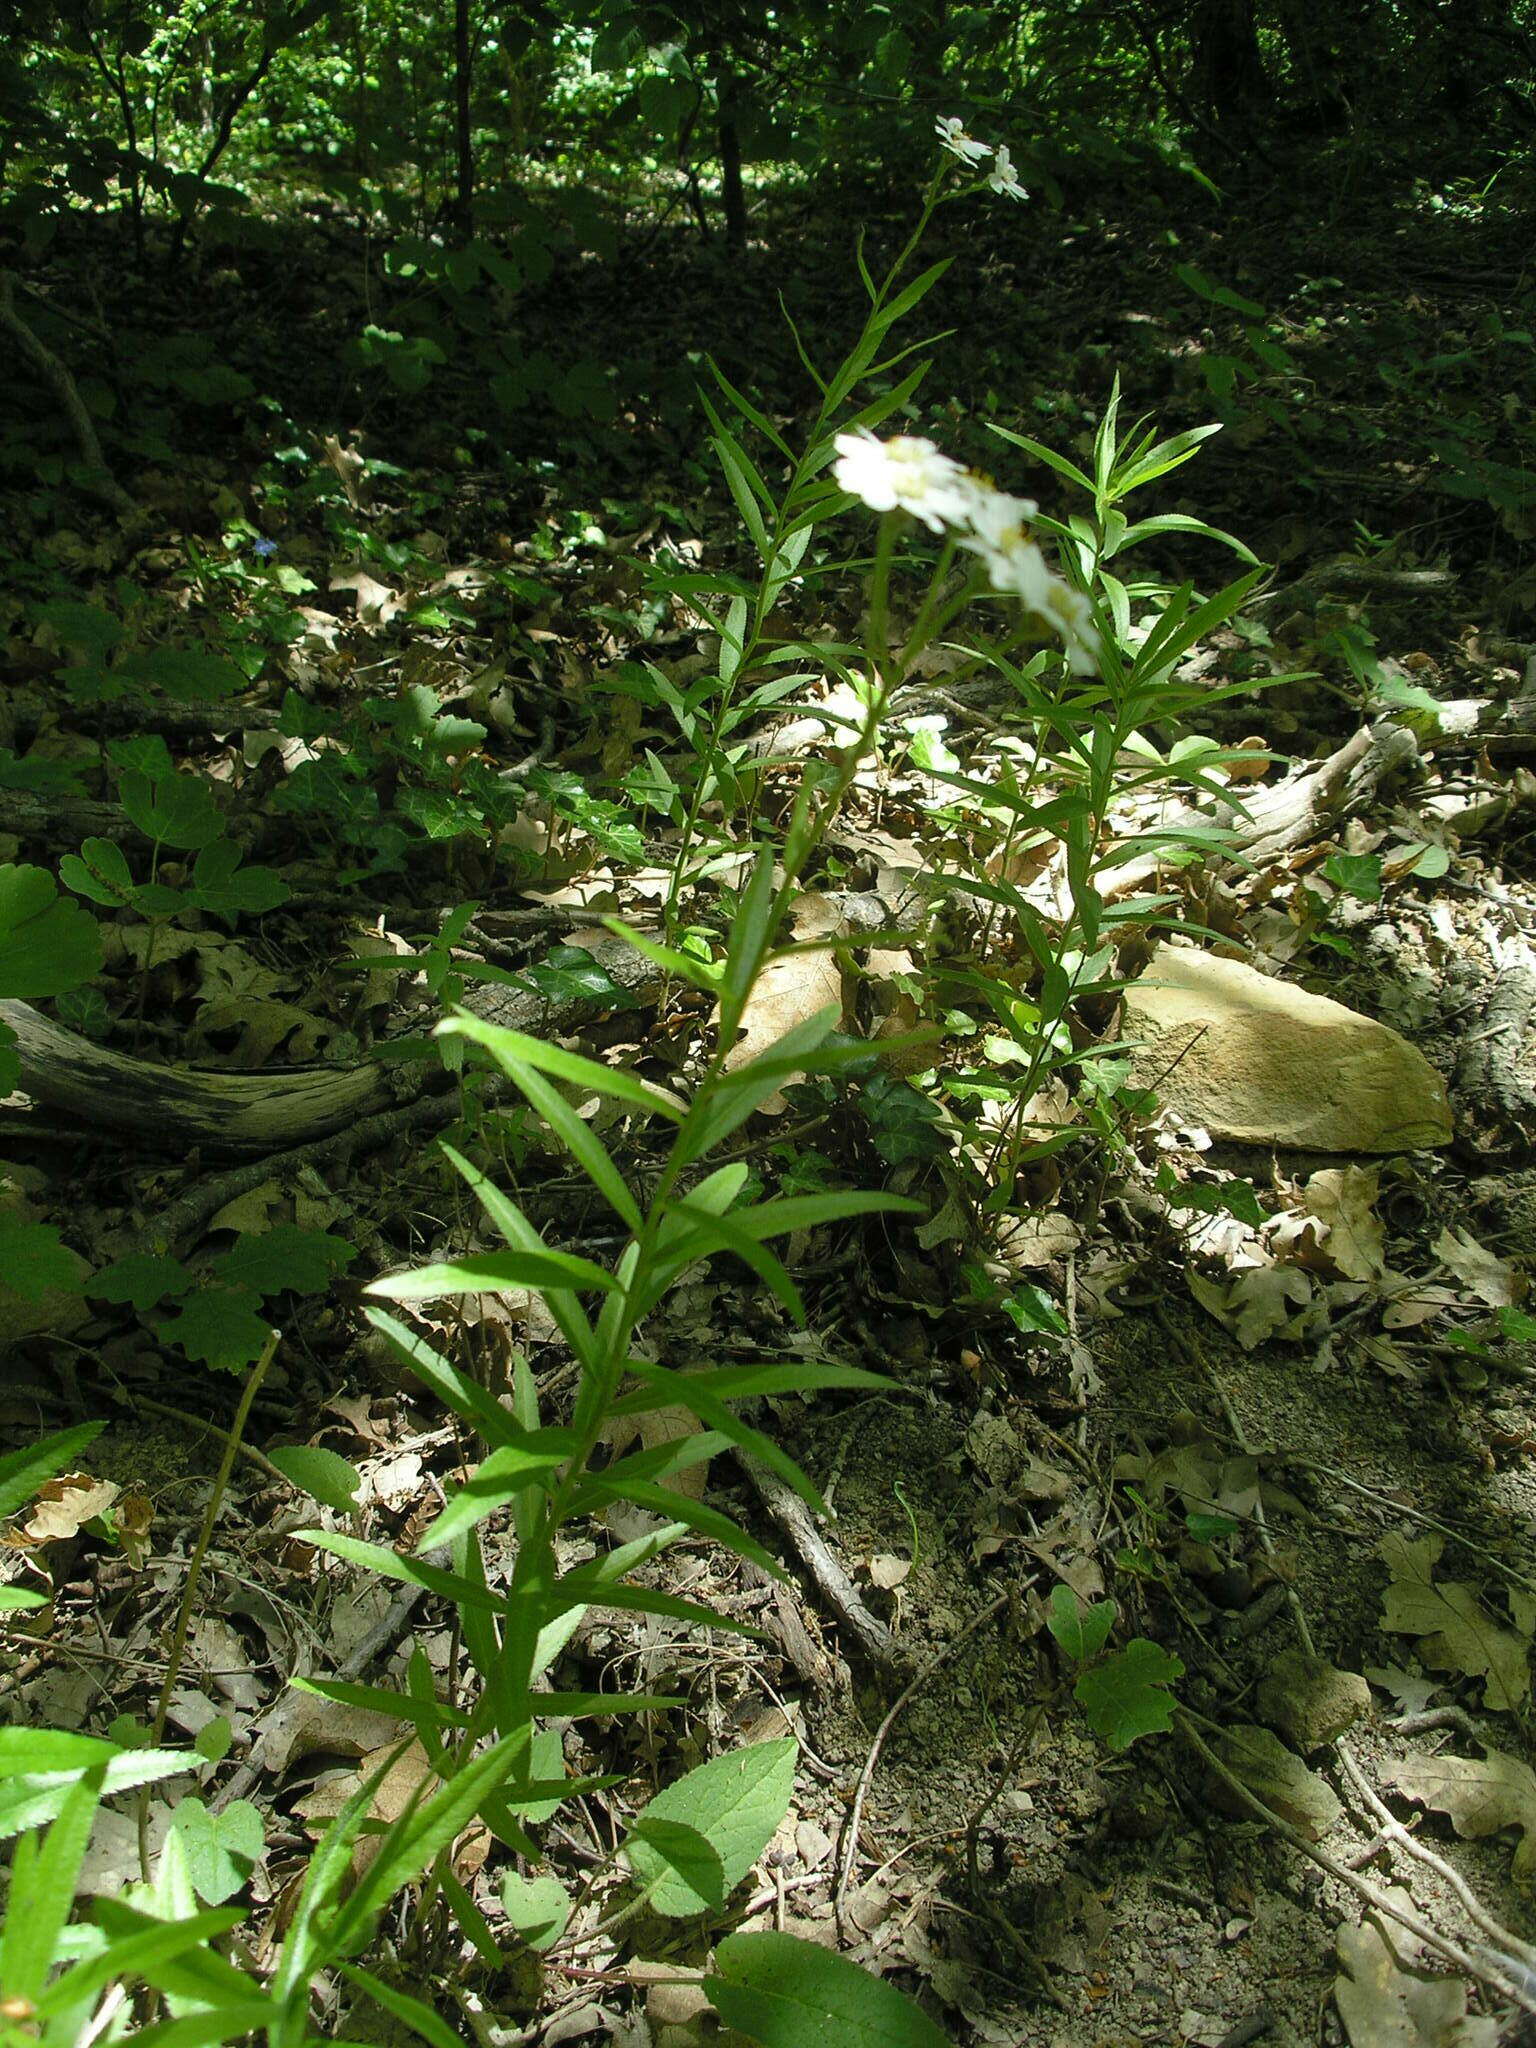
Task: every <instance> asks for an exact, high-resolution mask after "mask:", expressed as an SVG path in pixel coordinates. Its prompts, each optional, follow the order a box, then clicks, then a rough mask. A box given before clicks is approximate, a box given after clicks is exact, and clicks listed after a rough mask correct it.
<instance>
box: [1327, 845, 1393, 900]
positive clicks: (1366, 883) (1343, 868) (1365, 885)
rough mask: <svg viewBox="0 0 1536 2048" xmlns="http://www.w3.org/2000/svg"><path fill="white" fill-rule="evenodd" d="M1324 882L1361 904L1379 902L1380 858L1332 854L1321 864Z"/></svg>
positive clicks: (1366, 855)
mask: <svg viewBox="0 0 1536 2048" xmlns="http://www.w3.org/2000/svg"><path fill="white" fill-rule="evenodd" d="M1322 873H1323V877H1324V880H1326V881H1329V882H1332V884H1333V885H1334V887H1335V888H1336V889H1342V890H1343V891H1344V893H1345V895H1346V896H1354V897H1356V898H1357V899H1358V900H1359V901H1360V902H1361V903H1379V902H1380V901H1381V857H1380V855H1379V854H1374V853H1334V854H1330V855H1329V857H1328V858H1327V860H1325V861H1324V862H1323V867H1322Z"/></svg>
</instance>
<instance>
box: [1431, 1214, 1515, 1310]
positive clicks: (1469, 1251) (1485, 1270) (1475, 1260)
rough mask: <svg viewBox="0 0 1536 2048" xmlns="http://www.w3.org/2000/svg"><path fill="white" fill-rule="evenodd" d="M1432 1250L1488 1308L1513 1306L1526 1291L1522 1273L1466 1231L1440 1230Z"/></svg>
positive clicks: (1468, 1290) (1469, 1291) (1448, 1269)
mask: <svg viewBox="0 0 1536 2048" xmlns="http://www.w3.org/2000/svg"><path fill="white" fill-rule="evenodd" d="M1433 1250H1434V1254H1435V1257H1436V1258H1437V1259H1438V1260H1439V1261H1440V1263H1441V1265H1442V1266H1444V1268H1445V1269H1446V1271H1447V1272H1448V1273H1454V1274H1455V1276H1456V1278H1457V1279H1458V1280H1459V1281H1460V1282H1461V1284H1462V1286H1463V1287H1465V1288H1466V1290H1467V1292H1468V1293H1469V1294H1475V1295H1476V1296H1477V1298H1478V1300H1479V1301H1485V1302H1487V1304H1488V1306H1489V1307H1490V1308H1512V1307H1513V1306H1514V1304H1515V1303H1516V1302H1517V1301H1519V1300H1521V1299H1522V1297H1523V1296H1524V1294H1525V1291H1526V1277H1525V1275H1524V1274H1523V1273H1522V1272H1520V1271H1519V1270H1518V1268H1517V1267H1514V1266H1512V1265H1510V1264H1509V1262H1508V1260H1507V1259H1501V1258H1498V1257H1496V1256H1495V1254H1494V1253H1493V1252H1491V1251H1489V1250H1488V1248H1487V1247H1486V1245H1481V1244H1479V1243H1478V1241H1477V1239H1476V1238H1475V1237H1474V1236H1473V1235H1472V1233H1471V1232H1470V1231H1468V1230H1449V1229H1447V1230H1442V1231H1441V1233H1440V1235H1439V1236H1438V1237H1437V1238H1436V1239H1435V1242H1434V1246H1433Z"/></svg>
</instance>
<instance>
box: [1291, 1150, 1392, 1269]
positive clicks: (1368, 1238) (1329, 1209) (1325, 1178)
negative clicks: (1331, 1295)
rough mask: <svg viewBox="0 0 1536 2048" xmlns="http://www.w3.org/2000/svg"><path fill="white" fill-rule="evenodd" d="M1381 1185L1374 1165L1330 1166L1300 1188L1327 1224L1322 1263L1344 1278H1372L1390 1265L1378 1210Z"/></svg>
mask: <svg viewBox="0 0 1536 2048" xmlns="http://www.w3.org/2000/svg"><path fill="white" fill-rule="evenodd" d="M1380 1187H1381V1175H1380V1174H1379V1173H1378V1172H1377V1170H1376V1168H1375V1167H1374V1166H1330V1167H1328V1168H1327V1169H1326V1170H1325V1171H1324V1172H1322V1173H1314V1174H1313V1175H1312V1178H1311V1179H1310V1180H1309V1181H1308V1182H1307V1184H1306V1186H1305V1188H1304V1189H1303V1190H1302V1198H1303V1200H1304V1201H1305V1202H1306V1205H1307V1208H1308V1210H1309V1211H1310V1212H1311V1214H1312V1215H1314V1216H1315V1217H1316V1218H1317V1220H1318V1222H1319V1223H1326V1224H1327V1226H1328V1235H1327V1236H1326V1238H1325V1239H1324V1240H1323V1243H1322V1245H1321V1247H1320V1251H1321V1257H1322V1263H1323V1265H1324V1266H1325V1267H1332V1269H1333V1270H1334V1271H1335V1272H1336V1273H1338V1274H1340V1275H1341V1276H1342V1277H1343V1278H1344V1279H1346V1280H1374V1279H1376V1278H1377V1277H1378V1276H1379V1275H1380V1274H1382V1273H1384V1272H1385V1271H1386V1266H1387V1258H1386V1250H1387V1234H1386V1231H1385V1230H1384V1228H1383V1227H1382V1224H1381V1222H1380V1220H1379V1218H1378V1217H1377V1216H1376V1214H1375V1213H1374V1204H1375V1201H1376V1196H1377V1194H1378V1192H1379V1190H1380ZM1309 1263H1310V1261H1309Z"/></svg>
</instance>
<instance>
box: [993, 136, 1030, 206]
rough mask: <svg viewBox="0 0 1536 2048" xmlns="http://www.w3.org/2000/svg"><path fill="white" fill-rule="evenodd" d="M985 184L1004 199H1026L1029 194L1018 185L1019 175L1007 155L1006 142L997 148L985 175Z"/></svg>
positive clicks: (1011, 159)
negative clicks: (994, 157)
mask: <svg viewBox="0 0 1536 2048" xmlns="http://www.w3.org/2000/svg"><path fill="white" fill-rule="evenodd" d="M987 184H988V185H989V186H990V188H991V189H992V190H993V191H994V192H1000V193H1001V194H1002V196H1003V197H1004V198H1005V199H1027V198H1028V197H1029V194H1028V193H1027V192H1026V191H1025V189H1024V187H1023V186H1022V185H1021V184H1020V183H1019V174H1018V172H1017V171H1016V170H1015V169H1014V168H1013V158H1012V157H1011V156H1010V155H1009V154H1008V145H1007V143H1006V142H1000V143H999V144H998V146H997V157H996V159H995V161H994V163H993V165H992V168H991V170H990V171H989V172H988V173H987Z"/></svg>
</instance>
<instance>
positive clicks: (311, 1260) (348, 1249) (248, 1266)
mask: <svg viewBox="0 0 1536 2048" xmlns="http://www.w3.org/2000/svg"><path fill="white" fill-rule="evenodd" d="M356 1257H357V1248H356V1246H355V1245H350V1244H348V1243H347V1240H346V1239H345V1238H344V1237H336V1236H333V1235H332V1233H331V1232H330V1231H328V1230H304V1229H302V1228H301V1227H300V1226H299V1225H298V1224H296V1223H279V1224H276V1225H274V1227H273V1228H272V1229H271V1230H263V1231H258V1232H255V1233H252V1234H250V1235H246V1236H242V1237H238V1238H236V1240H235V1242H234V1243H233V1244H232V1245H231V1246H230V1248H229V1250H228V1251H227V1252H225V1253H224V1255H223V1257H222V1258H219V1259H216V1260H215V1261H214V1263H213V1269H212V1270H213V1272H214V1275H215V1277H216V1278H218V1279H219V1280H222V1281H224V1282H225V1283H226V1285H228V1286H230V1287H248V1288H249V1289H250V1290H251V1292H252V1293H253V1294H261V1295H267V1294H320V1293H322V1292H323V1291H324V1289H325V1288H326V1287H328V1286H329V1285H330V1281H331V1275H332V1274H333V1273H339V1272H342V1271H344V1270H345V1269H346V1267H348V1266H350V1265H351V1263H352V1261H353V1260H354V1259H355V1258H356Z"/></svg>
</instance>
